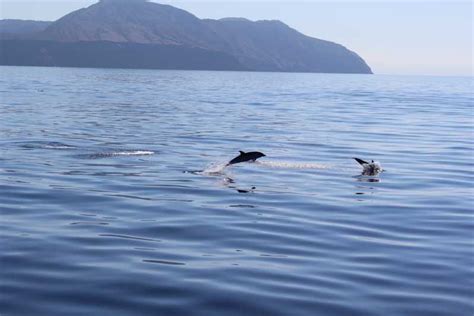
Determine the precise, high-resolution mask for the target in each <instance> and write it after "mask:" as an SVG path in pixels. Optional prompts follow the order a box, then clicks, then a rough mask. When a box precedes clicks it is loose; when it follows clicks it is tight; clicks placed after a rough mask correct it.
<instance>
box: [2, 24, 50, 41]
mask: <svg viewBox="0 0 474 316" xmlns="http://www.w3.org/2000/svg"><path fill="white" fill-rule="evenodd" d="M51 23H52V22H45V21H28V20H0V38H18V37H28V36H31V34H34V33H38V32H41V31H44V30H45V29H46V28H47V27H48V26H49V25H50V24H51Z"/></svg>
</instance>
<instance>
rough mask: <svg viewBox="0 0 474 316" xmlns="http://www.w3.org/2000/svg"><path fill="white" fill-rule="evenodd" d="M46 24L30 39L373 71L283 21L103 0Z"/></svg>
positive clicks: (270, 66)
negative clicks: (203, 15) (205, 16)
mask: <svg viewBox="0 0 474 316" xmlns="http://www.w3.org/2000/svg"><path fill="white" fill-rule="evenodd" d="M43 26H44V27H43V29H39V30H38V31H37V32H36V34H35V35H28V36H26V37H27V38H29V39H34V40H41V41H47V42H56V43H62V44H63V45H66V44H67V43H84V42H113V43H123V44H145V45H164V46H173V47H174V49H175V51H176V49H179V48H181V49H185V48H194V49H200V52H201V53H204V52H206V51H207V53H208V54H209V55H212V54H215V53H216V52H217V53H219V54H221V55H220V56H227V57H230V58H231V59H232V62H230V64H229V69H236V66H235V65H236V63H237V64H239V65H240V66H239V67H240V68H241V69H248V70H259V71H294V72H296V71H298V72H337V73H371V70H370V68H369V66H368V65H367V64H366V63H365V62H364V61H363V60H362V58H360V57H359V56H358V55H357V54H356V53H354V52H352V51H349V50H348V49H346V48H345V47H343V46H341V45H339V44H336V43H332V42H328V41H323V40H319V39H315V38H311V37H308V36H305V35H303V34H301V33H299V32H298V31H296V30H294V29H292V28H290V27H288V26H287V25H285V24H284V23H282V22H279V21H257V22H252V21H249V20H246V19H241V18H227V19H222V20H201V19H199V18H197V17H195V16H194V15H192V14H190V13H188V12H186V11H184V10H181V9H177V8H174V7H172V6H169V5H162V4H157V3H152V2H147V1H145V0H102V1H100V2H99V3H96V4H94V5H92V6H90V7H88V8H84V9H80V10H77V11H74V12H72V13H70V14H68V15H66V16H64V17H62V18H61V19H59V20H57V21H56V22H54V23H51V24H49V25H43ZM1 32H2V31H1V24H0V33H1ZM23 38H25V36H23ZM44 43H46V42H44ZM57 45H59V44H57ZM8 47H9V49H14V47H15V44H14V43H9V46H8ZM79 47H80V45H79V44H78V45H76V48H77V49H79ZM104 47H105V46H104ZM124 47H125V46H124ZM127 47H131V46H127ZM115 49H119V48H118V47H115ZM155 49H156V47H155ZM146 50H147V47H146V46H140V50H139V51H141V52H144V51H146ZM152 50H153V49H152ZM59 51H61V49H60V50H59ZM64 51H67V49H65V50H64ZM99 51H100V50H99ZM99 51H97V52H96V53H99ZM178 55H179V54H178ZM178 55H177V57H176V58H178ZM181 57H182V56H181ZM227 57H226V58H227ZM129 58H132V59H133V58H141V57H140V55H137V56H133V55H130V56H129ZM156 58H158V59H159V58H160V55H159V54H158V55H157V56H156ZM226 58H224V59H226ZM227 60H229V61H230V59H229V58H227ZM0 62H1V60H0ZM150 62H151V60H150ZM127 64H133V63H131V62H128V63H127ZM155 64H156V63H154V65H155ZM181 64H184V63H181ZM231 65H232V66H231ZM153 68H155V67H153ZM224 68H225V67H224Z"/></svg>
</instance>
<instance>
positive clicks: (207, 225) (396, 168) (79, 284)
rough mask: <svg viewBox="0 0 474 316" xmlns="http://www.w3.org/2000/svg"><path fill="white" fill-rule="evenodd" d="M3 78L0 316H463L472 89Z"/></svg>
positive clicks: (411, 81)
mask: <svg viewBox="0 0 474 316" xmlns="http://www.w3.org/2000/svg"><path fill="white" fill-rule="evenodd" d="M0 81H1V82H0V91H1V95H0V146H1V147H0V234H1V240H0V314H1V315H2V316H3V315H21V316H25V315H48V316H52V315H206V316H212V315H216V316H217V315H219V316H220V315H292V316H297V315H325V316H331V315H334V316H345V315H348V316H349V315H350V316H355V315H361V316H370V315H384V316H389V315H393V316H399V315H416V316H420V315H428V316H435V315H453V316H454V315H456V316H461V315H466V316H467V315H472V313H473V308H474V304H473V294H474V293H473V276H474V275H473V274H474V273H473V266H474V262H473V231H474V218H473V205H474V203H473V202H474V198H473V193H474V192H473V181H474V172H473V171H474V157H473V140H474V138H473V119H474V115H473V95H472V88H473V81H472V78H469V77H464V78H463V77H416V76H406V77H405V76H384V75H335V74H285V73H250V72H194V71H159V70H105V69H72V68H70V69H68V68H32V67H31V68H29V67H24V68H19V67H1V68H0ZM239 150H243V151H254V150H256V151H261V152H263V153H265V154H266V157H263V158H261V159H259V160H258V161H257V162H256V163H242V164H237V165H234V166H231V167H226V163H227V162H228V161H229V160H230V159H232V158H233V157H235V156H236V155H238V151H239ZM353 157H358V158H361V159H364V160H372V159H374V160H376V161H380V163H381V165H382V167H383V169H384V170H385V171H384V172H383V173H381V174H380V175H378V176H376V177H362V176H360V173H361V171H362V170H361V167H360V166H359V165H358V164H357V163H356V162H355V161H354V160H353V159H352V158H353Z"/></svg>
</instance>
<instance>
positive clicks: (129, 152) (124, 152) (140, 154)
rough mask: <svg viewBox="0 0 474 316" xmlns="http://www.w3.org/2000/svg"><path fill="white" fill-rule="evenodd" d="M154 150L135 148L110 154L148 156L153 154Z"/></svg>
mask: <svg viewBox="0 0 474 316" xmlns="http://www.w3.org/2000/svg"><path fill="white" fill-rule="evenodd" d="M154 154H155V152H154V151H148V150H135V151H118V152H113V153H111V155H112V156H148V155H154Z"/></svg>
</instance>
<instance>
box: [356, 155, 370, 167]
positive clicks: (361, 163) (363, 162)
mask: <svg viewBox="0 0 474 316" xmlns="http://www.w3.org/2000/svg"><path fill="white" fill-rule="evenodd" d="M354 159H355V161H357V162H358V163H359V164H360V165H366V164H368V162H367V161H364V160H362V159H359V158H355V157H354Z"/></svg>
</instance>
